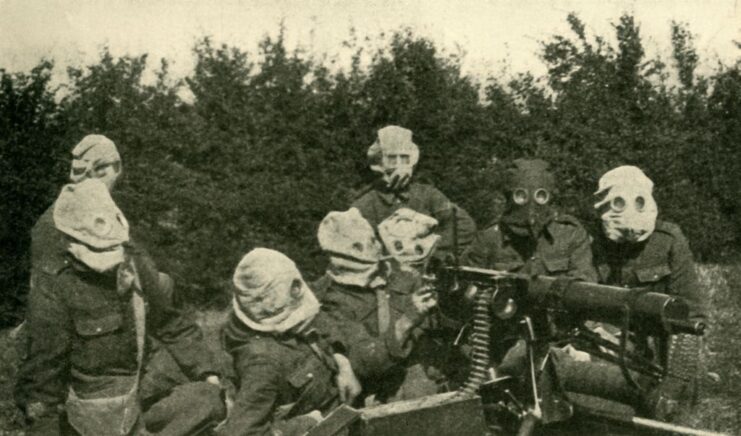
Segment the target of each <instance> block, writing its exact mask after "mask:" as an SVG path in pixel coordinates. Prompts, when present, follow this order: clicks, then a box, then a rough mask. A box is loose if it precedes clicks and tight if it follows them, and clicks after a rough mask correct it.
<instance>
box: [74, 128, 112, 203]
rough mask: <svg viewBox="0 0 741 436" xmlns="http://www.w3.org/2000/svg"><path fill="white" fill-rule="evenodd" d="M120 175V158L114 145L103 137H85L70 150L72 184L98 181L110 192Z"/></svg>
mask: <svg viewBox="0 0 741 436" xmlns="http://www.w3.org/2000/svg"><path fill="white" fill-rule="evenodd" d="M120 175H121V156H120V155H119V154H118V149H117V148H116V144H114V143H113V141H111V140H110V139H108V138H106V137H105V136H103V135H87V136H86V137H84V138H82V141H80V142H79V143H78V144H77V145H76V146H75V148H74V149H73V150H72V169H71V170H70V174H69V178H70V181H72V182H73V183H78V182H80V181H81V180H84V179H99V180H100V181H101V182H103V184H105V186H106V188H108V190H109V191H110V190H112V189H113V186H114V185H115V184H116V181H117V180H118V178H119V176H120Z"/></svg>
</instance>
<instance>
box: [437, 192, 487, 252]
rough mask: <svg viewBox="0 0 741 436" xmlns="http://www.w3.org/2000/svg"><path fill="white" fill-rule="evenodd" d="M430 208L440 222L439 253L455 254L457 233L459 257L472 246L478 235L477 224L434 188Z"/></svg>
mask: <svg viewBox="0 0 741 436" xmlns="http://www.w3.org/2000/svg"><path fill="white" fill-rule="evenodd" d="M428 196H429V198H428V201H429V204H428V206H427V207H428V208H429V210H430V211H432V216H433V218H435V219H436V220H437V221H438V223H439V224H438V234H439V235H440V242H439V243H438V246H437V252H438V253H451V254H452V253H453V250H454V245H455V243H454V242H455V233H456V232H457V238H458V253H457V254H458V255H460V254H461V253H462V252H463V251H464V250H465V249H466V247H468V246H469V245H471V242H472V241H473V239H474V236H475V234H476V223H475V222H474V220H473V218H471V215H469V214H468V212H466V211H465V210H464V209H463V208H461V207H460V206H458V205H457V204H455V203H453V202H452V201H450V200H449V199H448V197H446V196H445V194H443V193H442V192H440V191H439V190H438V189H436V188H434V187H430V190H429V191H428Z"/></svg>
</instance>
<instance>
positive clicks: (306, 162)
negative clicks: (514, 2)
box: [0, 15, 741, 323]
mask: <svg viewBox="0 0 741 436" xmlns="http://www.w3.org/2000/svg"><path fill="white" fill-rule="evenodd" d="M568 22H569V24H570V25H571V30H572V34H570V35H566V36H556V37H553V38H551V39H550V40H548V41H545V42H543V44H542V51H541V53H540V54H541V57H542V60H543V62H545V64H546V65H547V67H548V73H547V75H545V77H533V76H532V75H530V74H523V75H520V76H517V77H515V78H514V79H508V80H504V79H502V78H501V77H495V76H492V77H488V78H487V80H485V81H484V82H483V83H482V82H480V81H477V80H476V79H474V78H472V77H470V76H467V75H465V74H463V73H462V72H461V68H460V61H461V59H460V58H458V57H456V56H450V55H447V54H445V53H442V52H441V51H439V50H438V49H437V48H436V47H435V45H434V44H433V43H432V42H431V41H429V40H427V39H424V38H419V37H417V36H415V35H414V34H413V33H412V32H411V31H410V30H400V31H398V32H396V33H395V34H394V35H392V36H391V37H390V38H388V40H387V41H386V44H384V45H383V47H381V48H374V49H369V48H368V47H364V46H362V44H359V43H358V42H357V41H355V40H352V41H350V42H349V43H348V44H346V47H347V48H348V49H349V50H351V51H352V53H353V55H352V61H351V63H350V66H349V67H347V68H344V69H336V68H333V67H332V66H331V65H329V64H330V63H331V62H332V60H331V58H330V59H329V60H327V58H317V57H316V56H315V55H312V54H310V53H305V52H303V51H302V50H300V49H299V50H294V51H289V50H287V49H286V46H285V44H284V41H283V34H282V31H281V32H280V33H279V34H278V35H277V36H276V37H266V38H265V39H264V40H263V41H262V42H261V44H260V48H259V52H258V53H256V54H252V53H248V52H245V51H243V50H241V49H240V48H238V47H232V46H228V45H218V44H215V43H214V42H213V41H212V40H211V39H209V38H204V39H202V40H200V41H199V42H198V43H197V44H196V45H195V47H194V48H193V55H194V56H195V58H196V66H195V68H194V70H193V72H192V73H191V74H190V75H189V76H188V77H186V78H185V79H184V80H173V79H172V78H171V77H170V75H169V74H168V68H167V67H168V64H167V62H166V61H165V60H162V61H161V66H160V68H159V69H158V72H157V80H156V81H155V83H153V84H145V83H144V82H143V80H142V74H143V73H144V71H145V67H146V65H147V57H146V55H142V56H139V57H130V56H125V57H121V58H114V57H113V56H112V55H111V54H110V53H109V52H108V51H107V50H104V51H103V52H102V54H101V58H100V61H99V62H98V63H96V64H94V65H88V66H84V67H80V68H72V69H69V71H68V76H69V84H68V85H67V86H66V88H65V89H63V90H55V89H52V88H51V86H50V77H51V72H52V70H53V64H52V63H51V62H49V61H43V62H41V63H40V64H39V65H38V66H37V67H36V68H34V69H33V70H32V71H31V72H30V73H8V72H6V71H4V70H0V147H1V148H0V155H1V156H2V160H1V161H0V184H1V186H0V195H1V196H2V202H1V204H2V205H3V207H2V213H3V215H2V222H1V223H0V225H1V226H2V227H1V229H2V249H3V251H4V253H3V257H2V263H1V264H0V274H1V275H2V278H3V282H4V283H3V287H2V292H3V293H4V295H3V297H4V298H3V299H2V302H1V303H0V317H4V319H2V320H0V321H2V323H10V322H13V321H14V320H16V319H17V318H18V317H19V316H20V315H19V313H18V312H19V310H18V308H19V307H21V306H22V303H23V299H24V298H23V296H24V295H25V293H26V292H27V282H28V246H29V229H30V228H31V226H32V225H33V223H34V221H35V220H36V219H37V217H38V216H39V215H40V214H41V213H42V212H43V210H44V209H45V208H46V207H48V206H49V204H51V202H52V201H53V199H54V198H55V196H56V193H57V192H58V190H59V188H60V186H61V185H62V184H63V183H64V182H65V179H66V176H67V171H68V165H69V151H70V150H71V148H72V147H73V146H74V145H75V144H76V143H77V142H78V141H79V140H80V139H81V138H82V137H83V136H84V135H85V134H88V133H102V134H105V135H107V136H108V137H110V138H111V139H113V141H114V142H116V144H117V145H118V146H119V149H120V151H121V154H122V156H123V159H124V179H123V181H122V182H121V184H120V186H119V187H118V188H117V191H116V192H115V193H114V198H115V199H116V200H117V201H118V203H119V205H120V206H121V208H122V210H123V211H124V213H125V214H126V215H127V217H128V218H129V221H130V222H131V223H132V228H133V229H134V231H135V235H136V236H137V237H138V238H139V239H141V240H144V241H145V243H146V245H147V246H148V247H149V249H150V251H152V252H153V254H154V255H155V257H156V258H157V260H158V261H159V263H160V264H161V265H162V267H163V269H165V270H168V271H169V272H171V273H172V275H173V276H174V277H175V278H176V280H177V281H178V283H179V284H180V285H181V286H182V288H183V289H185V290H186V291H187V293H188V295H189V296H190V297H191V299H192V301H194V302H197V303H205V302H212V303H218V302H219V301H220V300H222V298H221V296H223V295H224V292H223V291H224V290H225V289H227V288H228V282H229V280H230V276H231V271H232V269H233V267H234V266H235V264H236V263H237V262H238V260H239V258H240V256H241V255H242V254H244V253H245V252H246V251H248V250H249V249H250V248H252V247H255V246H260V245H262V246H270V247H274V248H276V249H279V250H282V251H284V252H286V253H287V254H289V255H290V256H291V257H293V258H294V259H295V260H296V261H297V263H298V264H299V265H300V266H301V268H302V269H303V270H304V272H305V273H306V274H307V275H308V276H310V277H312V276H315V275H316V274H317V273H319V272H320V271H321V269H322V267H323V264H322V258H321V256H318V254H319V250H318V247H317V245H316V243H315V234H316V228H317V225H318V222H319V221H320V220H321V218H322V217H323V216H324V215H325V214H326V213H327V212H328V211H330V210H336V209H344V208H346V207H347V205H348V203H349V202H350V200H351V199H352V198H353V196H354V195H356V193H357V192H358V190H359V189H360V188H361V187H362V186H363V184H365V183H367V182H368V181H369V180H370V177H372V176H371V174H370V173H369V171H368V170H367V163H366V161H365V152H366V148H367V147H368V145H370V143H371V142H372V141H373V138H374V135H375V131H376V130H377V129H378V128H380V127H382V126H384V125H386V124H398V125H402V126H405V127H407V128H410V129H412V130H413V131H414V139H415V142H416V143H417V144H419V145H420V146H421V152H422V158H421V162H420V165H419V168H418V177H420V178H423V179H427V180H430V181H432V182H433V183H434V184H435V185H437V186H438V187H439V188H440V189H441V190H442V191H443V192H445V193H446V194H447V195H448V196H449V197H450V198H451V199H453V200H454V201H456V202H458V203H460V204H461V205H462V206H463V207H465V208H466V209H467V210H468V211H469V212H470V213H471V214H472V215H473V216H474V218H475V219H476V220H477V222H478V223H479V225H480V226H485V225H487V224H488V223H489V222H490V221H491V220H492V219H494V218H495V217H496V214H497V213H498V211H499V209H500V207H499V206H500V204H501V200H499V197H498V196H497V186H498V183H497V180H498V174H499V173H498V171H497V167H498V163H499V162H506V161H507V160H509V159H513V158H517V157H522V156H537V157H542V158H545V159H547V160H549V161H550V162H551V163H552V164H553V165H554V167H555V169H556V170H557V173H558V175H559V176H560V180H561V183H562V189H561V193H560V202H561V205H562V206H563V207H564V208H565V209H566V210H568V211H569V212H571V213H574V214H575V215H577V216H579V217H580V218H582V219H583V220H585V221H594V220H595V219H596V217H595V216H594V214H593V212H592V208H591V205H592V196H591V194H592V192H593V191H594V188H595V185H596V181H597V179H598V177H599V176H600V175H601V174H602V173H603V172H604V171H606V170H608V169H610V168H612V167H614V166H617V165H620V164H635V165H638V166H640V167H641V168H643V169H644V170H645V171H646V173H647V174H648V175H649V177H651V178H652V179H653V180H654V181H655V183H656V197H657V201H658V203H659V205H660V208H661V214H662V215H663V217H665V218H666V219H668V220H671V221H675V222H678V223H679V224H680V225H681V226H682V227H683V229H684V230H685V233H686V234H688V236H689V238H690V240H691V243H692V246H693V248H694V250H695V252H696V254H697V255H698V257H699V258H701V259H714V260H722V259H721V258H722V257H723V256H724V255H726V254H727V253H728V252H730V251H731V250H733V249H734V247H736V246H737V245H738V243H739V242H740V241H741V218H740V217H741V214H739V211H740V208H741V199H740V197H739V195H738V192H741V186H740V185H739V184H740V183H741V182H740V181H739V178H738V177H737V174H739V171H740V170H741V146H740V145H741V64H740V63H737V64H736V65H733V66H722V65H719V67H718V69H717V70H716V72H715V73H714V74H713V75H712V76H710V77H699V76H697V75H696V73H695V68H696V66H697V64H698V61H699V54H698V53H697V52H696V51H695V49H694V47H693V44H692V40H693V37H692V34H691V33H690V32H689V31H688V29H687V28H686V27H685V26H682V25H680V24H676V23H675V24H673V25H672V27H671V29H668V30H671V35H672V41H673V46H674V51H673V58H672V59H671V61H670V62H668V63H664V62H662V61H661V60H659V59H647V58H646V56H645V53H644V50H643V47H642V44H641V36H640V28H639V27H638V26H637V25H636V23H635V22H634V20H633V18H632V17H631V16H627V15H626V16H623V17H621V18H620V19H619V20H618V21H617V22H616V23H615V26H614V28H615V32H616V36H617V45H616V46H613V45H610V44H609V43H608V42H606V40H605V39H604V38H603V37H601V36H589V35H587V34H586V33H585V25H584V24H583V23H582V22H581V21H580V20H579V19H578V18H577V17H576V16H574V15H569V16H568ZM365 57H368V59H369V62H363V59H364V58H365ZM185 88H187V89H189V90H190V92H192V95H193V96H194V98H193V99H192V101H191V99H183V98H181V97H180V96H181V95H182V94H183V93H182V91H183V89H185Z"/></svg>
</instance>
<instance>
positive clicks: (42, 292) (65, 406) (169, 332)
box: [16, 179, 225, 436]
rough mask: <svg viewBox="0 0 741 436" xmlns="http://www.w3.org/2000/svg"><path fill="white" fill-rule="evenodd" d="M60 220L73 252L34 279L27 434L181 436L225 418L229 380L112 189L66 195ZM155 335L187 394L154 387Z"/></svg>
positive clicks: (90, 186)
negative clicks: (134, 236) (135, 239)
mask: <svg viewBox="0 0 741 436" xmlns="http://www.w3.org/2000/svg"><path fill="white" fill-rule="evenodd" d="M52 219H53V224H54V226H55V229H56V230H57V231H58V232H60V235H54V238H59V239H60V240H63V241H64V243H65V244H64V250H63V251H57V250H56V248H57V247H53V248H54V250H51V248H50V250H51V251H50V252H48V253H45V256H44V257H43V258H42V259H41V261H42V263H41V264H40V265H38V268H37V269H35V270H34V271H33V272H32V276H31V291H30V294H29V303H28V311H27V321H26V323H27V326H26V327H27V335H28V339H27V342H26V343H25V345H26V347H27V352H26V353H25V357H24V359H23V362H22V363H21V366H20V369H19V372H18V380H17V384H16V401H17V402H18V404H19V405H20V406H21V408H22V409H23V411H24V412H25V415H26V417H27V418H28V421H29V424H30V426H29V432H28V433H29V434H43V435H49V434H63V435H83V436H88V435H90V436H92V435H101V434H109V435H128V434H140V433H142V432H144V431H145V427H146V430H147V431H150V432H153V433H160V432H161V433H163V434H183V435H184V434H194V433H197V432H199V431H201V430H204V429H207V428H209V427H211V426H212V425H213V424H214V423H215V422H216V420H218V419H220V418H221V417H222V415H224V412H225V410H224V404H223V402H222V400H221V387H220V380H219V373H220V371H219V369H218V368H217V366H216V364H215V362H214V360H213V358H212V356H211V354H210V353H209V352H208V350H207V348H206V347H205V344H204V343H203V342H202V337H201V331H200V329H199V328H198V326H197V325H196V324H195V322H194V321H193V320H192V319H190V318H188V317H187V316H186V315H185V314H184V313H183V312H181V311H179V310H178V309H176V308H175V307H173V306H172V305H171V304H170V302H171V299H170V297H169V293H168V292H167V290H166V289H165V287H166V286H167V285H168V284H169V282H168V281H167V280H163V276H161V275H160V274H159V273H158V271H157V270H156V268H155V267H154V265H153V264H152V262H151V261H150V260H149V259H148V258H147V257H146V256H143V255H142V254H141V252H140V250H139V249H138V248H137V247H136V246H134V245H132V244H131V243H130V241H129V227H128V223H127V221H126V219H125V218H124V216H123V214H122V213H121V211H120V210H119V209H118V207H117V206H116V205H115V203H114V202H113V200H112V199H111V197H110V194H109V192H108V190H107V189H106V186H105V185H104V183H103V182H102V181H100V180H97V179H87V180H84V181H81V182H80V183H78V184H70V185H66V186H65V187H64V188H63V189H62V191H61V193H60V195H59V197H58V198H57V200H56V202H55V203H54V205H53V208H52ZM148 334H150V335H152V336H154V337H156V338H157V339H159V340H160V341H161V342H162V343H163V344H164V345H165V346H166V347H167V349H168V351H169V354H168V356H171V357H172V358H174V361H176V362H177V366H179V368H181V369H182V370H183V371H184V373H185V374H186V375H187V376H188V378H189V380H190V382H187V383H182V384H180V385H178V386H174V385H172V384H171V385H169V386H166V387H164V389H163V387H162V386H160V387H157V388H155V387H152V386H149V384H150V383H151V382H152V381H153V380H154V379H152V378H150V377H147V376H146V375H143V374H148V373H149V372H150V371H149V369H150V365H151V364H152V363H153V362H152V359H151V357H152V353H151V350H150V348H149V347H148V346H147V343H146V338H147V335H148ZM147 392H148V393H154V392H157V393H158V394H159V395H158V396H157V397H153V396H152V395H150V394H146V393H147ZM142 410H144V412H143V413H142Z"/></svg>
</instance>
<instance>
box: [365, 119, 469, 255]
mask: <svg viewBox="0 0 741 436" xmlns="http://www.w3.org/2000/svg"><path fill="white" fill-rule="evenodd" d="M368 160H369V161H370V168H371V170H373V171H374V172H376V173H379V175H380V176H381V177H380V178H379V179H377V180H376V181H375V182H374V183H373V184H372V185H371V186H370V188H369V190H368V191H367V192H365V193H364V194H363V195H362V196H361V197H360V198H358V199H357V200H355V201H354V202H353V203H352V205H351V207H354V208H357V209H358V210H359V211H360V213H361V214H362V215H363V217H364V218H365V219H366V220H368V222H369V223H370V224H371V225H372V226H373V227H374V228H375V227H376V226H378V225H379V224H380V223H381V222H382V221H383V220H385V219H386V218H388V217H389V216H390V215H391V214H392V213H393V212H394V211H396V210H398V209H400V208H409V209H412V210H414V211H416V212H419V213H422V214H425V215H428V216H430V217H432V218H435V219H436V220H437V221H438V226H437V228H436V230H435V232H436V233H437V234H439V235H440V236H441V239H440V241H439V243H438V248H437V255H440V256H443V255H445V254H451V253H452V252H453V244H454V239H455V235H454V233H455V232H456V231H457V238H458V244H459V247H460V248H459V249H460V250H462V249H463V248H465V247H466V246H467V245H468V244H469V243H470V242H471V239H472V238H473V235H474V233H475V232H476V223H475V222H474V221H473V219H472V218H471V217H470V215H468V212H466V211H465V210H463V209H462V208H461V207H459V206H458V205H456V204H454V203H452V202H451V201H450V200H448V198H447V197H446V196H445V194H443V193H442V192H440V191H439V190H437V188H435V187H434V186H431V185H427V184H423V183H418V182H415V181H413V180H412V175H413V173H414V167H415V166H416V165H417V161H418V160H419V148H418V147H417V145H416V144H415V143H414V142H412V131H411V130H407V129H404V128H402V127H398V126H387V127H384V128H382V129H381V130H379V131H378V138H377V139H376V141H375V142H374V143H373V145H371V146H370V148H368ZM456 226H457V229H455V227H456ZM458 254H459V253H458Z"/></svg>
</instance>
